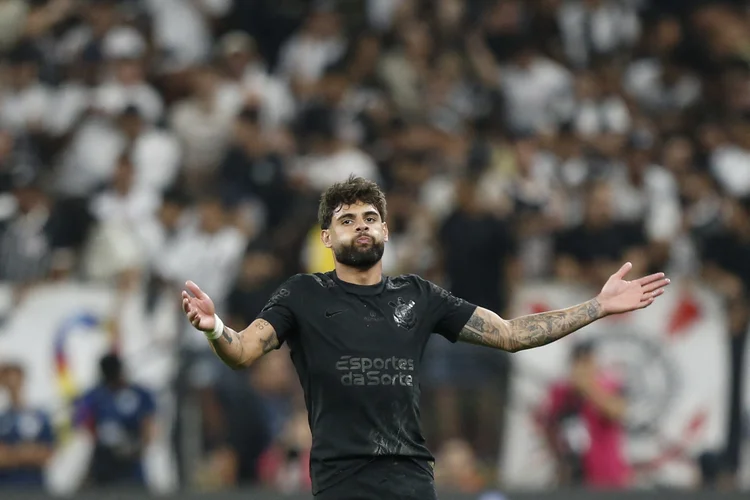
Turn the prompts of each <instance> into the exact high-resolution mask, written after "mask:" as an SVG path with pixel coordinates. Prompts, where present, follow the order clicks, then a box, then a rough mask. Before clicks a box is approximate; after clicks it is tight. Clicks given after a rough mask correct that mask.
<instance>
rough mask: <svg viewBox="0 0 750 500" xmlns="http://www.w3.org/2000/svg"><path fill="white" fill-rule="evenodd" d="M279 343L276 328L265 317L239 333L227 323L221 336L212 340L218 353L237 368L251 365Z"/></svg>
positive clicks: (222, 358) (224, 360) (213, 346)
mask: <svg viewBox="0 0 750 500" xmlns="http://www.w3.org/2000/svg"><path fill="white" fill-rule="evenodd" d="M279 345H280V342H279V338H278V336H277V335H276V330H274V329H273V326H271V323H269V322H268V321H266V320H264V319H256V320H255V321H253V322H252V323H251V324H250V326H248V327H247V328H245V329H244V330H242V331H241V332H239V333H238V332H236V331H234V330H232V329H231V328H229V327H228V326H226V325H225V326H224V331H223V332H222V334H221V336H220V337H219V338H218V339H216V340H212V341H211V347H212V348H213V350H214V352H215V353H216V355H217V356H219V358H220V359H221V360H222V361H223V362H224V364H226V365H227V366H229V367H230V368H233V369H235V370H236V369H238V368H243V367H245V366H249V365H251V364H252V363H253V362H254V361H255V360H256V359H258V358H260V357H261V356H263V355H265V354H268V353H269V352H271V351H273V350H274V349H276V348H278V347H279Z"/></svg>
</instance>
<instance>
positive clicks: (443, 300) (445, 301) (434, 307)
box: [427, 281, 477, 342]
mask: <svg viewBox="0 0 750 500" xmlns="http://www.w3.org/2000/svg"><path fill="white" fill-rule="evenodd" d="M427 285H428V290H429V291H428V293H429V300H428V303H429V304H430V305H429V314H430V315H431V317H432V318H433V320H434V324H435V327H434V328H433V332H434V333H437V334H440V335H442V336H443V337H445V338H446V339H448V340H449V341H451V342H456V341H457V340H458V334H459V333H461V330H463V328H464V326H466V323H467V322H468V321H469V318H471V315H472V314H474V311H476V309H477V306H476V305H474V304H471V303H469V302H466V301H465V300H463V299H460V298H458V297H456V296H454V295H453V294H452V293H450V292H449V291H448V290H445V289H444V288H441V287H440V286H438V285H436V284H435V283H432V282H430V281H428V282H427Z"/></svg>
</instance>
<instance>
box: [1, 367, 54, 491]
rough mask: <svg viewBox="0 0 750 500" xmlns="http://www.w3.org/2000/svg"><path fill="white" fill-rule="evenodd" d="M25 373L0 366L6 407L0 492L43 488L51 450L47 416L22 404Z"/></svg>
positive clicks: (2, 416)
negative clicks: (7, 403) (5, 393)
mask: <svg viewBox="0 0 750 500" xmlns="http://www.w3.org/2000/svg"><path fill="white" fill-rule="evenodd" d="M24 381H25V373H24V370H23V368H22V367H21V366H20V365H18V364H15V363H8V364H5V365H3V366H1V367H0V386H2V387H3V388H4V389H5V390H6V391H7V393H8V398H9V403H10V405H9V407H8V408H7V409H6V410H5V411H2V412H0V489H5V488H11V489H16V488H19V489H20V488H23V489H27V488H32V489H37V488H42V487H43V486H44V467H45V465H46V464H47V461H48V460H49V458H50V456H52V453H53V451H54V444H55V437H54V433H53V431H52V425H51V424H50V420H49V417H48V416H47V415H46V414H45V413H44V412H43V411H41V410H37V409H32V408H29V407H27V406H26V405H25V404H24V402H23V396H22V394H23V388H24Z"/></svg>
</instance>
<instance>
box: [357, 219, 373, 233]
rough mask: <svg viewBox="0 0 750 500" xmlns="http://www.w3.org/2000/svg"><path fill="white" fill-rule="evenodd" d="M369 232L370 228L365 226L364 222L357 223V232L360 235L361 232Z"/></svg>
mask: <svg viewBox="0 0 750 500" xmlns="http://www.w3.org/2000/svg"><path fill="white" fill-rule="evenodd" d="M369 230H370V227H369V226H368V225H367V224H365V221H363V220H360V221H357V232H358V233H360V232H362V231H369Z"/></svg>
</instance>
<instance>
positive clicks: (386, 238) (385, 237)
mask: <svg viewBox="0 0 750 500" xmlns="http://www.w3.org/2000/svg"><path fill="white" fill-rule="evenodd" d="M383 241H388V223H387V222H383Z"/></svg>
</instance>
